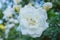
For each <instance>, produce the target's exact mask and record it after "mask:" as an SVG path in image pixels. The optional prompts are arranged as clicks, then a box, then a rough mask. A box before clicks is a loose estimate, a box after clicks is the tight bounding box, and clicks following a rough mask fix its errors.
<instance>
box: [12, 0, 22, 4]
mask: <svg viewBox="0 0 60 40" xmlns="http://www.w3.org/2000/svg"><path fill="white" fill-rule="evenodd" d="M21 1H22V0H13V2H14V3H15V4H19V3H20V2H21Z"/></svg>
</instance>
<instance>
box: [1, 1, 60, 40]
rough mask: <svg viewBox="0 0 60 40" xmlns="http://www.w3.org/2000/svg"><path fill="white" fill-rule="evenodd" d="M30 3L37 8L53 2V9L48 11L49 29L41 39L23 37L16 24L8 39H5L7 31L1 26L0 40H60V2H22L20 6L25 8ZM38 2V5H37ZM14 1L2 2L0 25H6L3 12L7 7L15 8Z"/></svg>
mask: <svg viewBox="0 0 60 40" xmlns="http://www.w3.org/2000/svg"><path fill="white" fill-rule="evenodd" d="M29 2H31V3H32V4H34V5H36V6H42V4H43V3H44V2H52V4H53V7H52V8H51V9H50V10H49V11H47V15H48V19H47V22H48V23H49V28H48V29H46V30H45V31H44V32H43V34H42V36H41V37H38V38H31V37H29V36H23V35H22V34H21V32H19V31H16V30H15V29H16V27H17V26H18V25H19V24H16V25H15V27H13V28H11V29H10V31H9V35H8V38H5V34H4V31H5V29H2V28H1V25H0V39H3V40H60V0H22V1H21V2H20V3H19V4H18V5H22V7H24V6H25V5H27V4H28V3H29ZM36 2H37V4H36ZM13 5H14V2H13V0H0V24H3V25H5V24H6V22H7V21H6V20H4V19H3V16H4V15H3V11H4V10H5V9H6V8H7V7H13Z"/></svg>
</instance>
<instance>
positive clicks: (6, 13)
mask: <svg viewBox="0 0 60 40" xmlns="http://www.w3.org/2000/svg"><path fill="white" fill-rule="evenodd" d="M13 13H14V10H13V9H12V8H10V7H8V8H6V10H5V11H4V12H3V14H4V17H3V18H9V17H12V14H13Z"/></svg>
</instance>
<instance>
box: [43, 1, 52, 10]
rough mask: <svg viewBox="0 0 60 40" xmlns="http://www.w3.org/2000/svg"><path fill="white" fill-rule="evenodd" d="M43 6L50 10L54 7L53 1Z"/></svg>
mask: <svg viewBox="0 0 60 40" xmlns="http://www.w3.org/2000/svg"><path fill="white" fill-rule="evenodd" d="M43 8H44V9H45V10H49V9H50V8H52V3H51V2H47V3H45V4H43Z"/></svg>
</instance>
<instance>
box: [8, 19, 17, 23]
mask: <svg viewBox="0 0 60 40" xmlns="http://www.w3.org/2000/svg"><path fill="white" fill-rule="evenodd" d="M8 22H12V23H18V20H17V19H14V18H11V19H9V20H8Z"/></svg>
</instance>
